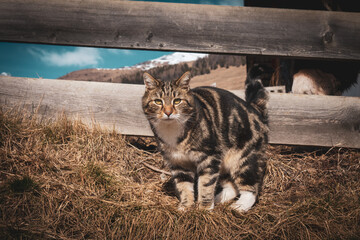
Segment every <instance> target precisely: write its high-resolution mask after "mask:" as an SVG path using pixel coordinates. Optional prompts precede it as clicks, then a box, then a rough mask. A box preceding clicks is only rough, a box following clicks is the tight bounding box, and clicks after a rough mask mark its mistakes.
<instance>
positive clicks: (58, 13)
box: [0, 0, 360, 60]
mask: <svg viewBox="0 0 360 240" xmlns="http://www.w3.org/2000/svg"><path fill="white" fill-rule="evenodd" d="M359 39H360V13H345V12H326V11H310V10H309V11H304V10H289V9H268V8H253V7H231V6H211V5H192V4H175V3H155V2H151V3H149V2H130V1H113V0H71V1H70V0H66V1H48V0H2V1H0V41H15V42H32V43H47V44H64V45H77V46H95V47H114V48H130V49H151V50H171V51H190V52H208V53H236V54H258V55H276V56H294V57H314V58H330V59H350V60H360V41H359Z"/></svg>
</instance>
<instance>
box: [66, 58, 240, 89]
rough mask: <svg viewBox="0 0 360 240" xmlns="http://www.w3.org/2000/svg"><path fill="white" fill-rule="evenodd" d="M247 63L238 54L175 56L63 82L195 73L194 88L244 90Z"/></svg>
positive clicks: (127, 80) (136, 81)
mask: <svg viewBox="0 0 360 240" xmlns="http://www.w3.org/2000/svg"><path fill="white" fill-rule="evenodd" d="M244 64H245V58H244V57H242V56H236V55H216V54H210V55H207V54H196V53H173V54H170V55H164V56H162V57H160V58H157V59H154V60H151V61H147V62H144V63H141V64H137V65H135V66H132V67H124V68H114V69H99V68H94V69H83V70H79V71H74V72H71V73H68V74H66V75H65V76H62V77H60V78H59V79H68V80H80V81H98V82H113V83H133V84H143V80H142V75H143V73H144V72H145V71H146V72H149V73H150V74H152V75H153V76H155V77H157V78H159V79H163V80H171V79H174V78H177V77H179V76H181V74H182V73H184V72H185V71H191V74H192V76H193V80H192V86H193V87H196V86H206V85H207V86H209V85H212V84H214V83H216V86H218V87H222V88H224V89H241V88H243V86H244V81H245V77H246V68H245V66H244Z"/></svg>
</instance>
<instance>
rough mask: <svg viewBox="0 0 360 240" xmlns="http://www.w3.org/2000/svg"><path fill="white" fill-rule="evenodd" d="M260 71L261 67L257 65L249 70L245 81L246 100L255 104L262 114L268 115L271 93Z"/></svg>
mask: <svg viewBox="0 0 360 240" xmlns="http://www.w3.org/2000/svg"><path fill="white" fill-rule="evenodd" d="M259 72H261V69H259V66H257V65H256V66H254V67H253V68H251V69H250V70H249V73H248V75H247V78H246V82H245V84H246V85H245V100H246V101H247V102H248V103H252V104H253V105H255V107H256V108H257V109H258V110H259V111H260V112H261V113H262V115H263V116H264V117H267V103H268V101H269V93H268V91H267V90H266V89H265V88H264V86H263V84H262V82H261V78H260V74H259Z"/></svg>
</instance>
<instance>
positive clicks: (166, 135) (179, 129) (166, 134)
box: [155, 120, 184, 148]
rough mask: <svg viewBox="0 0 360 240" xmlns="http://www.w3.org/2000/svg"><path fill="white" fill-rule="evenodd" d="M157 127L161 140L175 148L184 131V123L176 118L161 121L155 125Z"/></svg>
mask: <svg viewBox="0 0 360 240" xmlns="http://www.w3.org/2000/svg"><path fill="white" fill-rule="evenodd" d="M155 129H156V133H157V135H158V136H159V137H160V138H161V140H163V141H164V142H165V143H167V144H168V145H170V146H171V147H174V148H175V147H176V145H177V140H178V138H179V137H180V136H181V134H183V131H184V128H183V125H182V124H181V123H179V122H178V121H176V120H170V121H161V122H159V123H157V124H156V125H155Z"/></svg>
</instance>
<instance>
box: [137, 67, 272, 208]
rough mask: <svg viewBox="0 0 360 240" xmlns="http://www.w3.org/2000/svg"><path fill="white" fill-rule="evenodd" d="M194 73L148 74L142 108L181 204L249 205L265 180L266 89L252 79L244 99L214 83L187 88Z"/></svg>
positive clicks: (210, 206) (206, 205)
mask: <svg viewBox="0 0 360 240" xmlns="http://www.w3.org/2000/svg"><path fill="white" fill-rule="evenodd" d="M189 81H190V73H188V72H187V73H185V74H184V75H183V76H181V77H180V78H179V79H177V80H174V81H171V82H162V81H159V80H157V79H155V78H153V77H152V76H150V75H149V74H147V73H145V74H144V82H145V85H146V90H145V94H144V96H143V98H142V105H143V110H144V113H145V115H146V117H147V119H148V120H149V122H150V125H151V127H152V130H153V132H154V135H155V137H156V139H157V142H158V146H159V150H160V151H161V153H162V155H163V157H164V160H165V161H166V163H167V164H168V166H169V168H170V169H171V172H172V177H173V179H174V182H175V184H176V189H177V192H178V195H179V199H180V205H179V209H182V210H184V209H187V208H189V207H191V206H193V205H194V202H195V201H196V200H197V201H198V205H199V208H201V209H212V208H213V207H214V205H215V204H216V203H221V202H227V201H233V203H232V205H231V206H232V207H233V208H234V209H236V210H238V211H247V210H249V209H250V208H251V207H252V206H253V204H254V203H255V201H256V198H257V196H258V193H259V189H260V187H261V183H262V180H263V176H264V172H265V167H266V158H265V148H266V146H267V142H268V127H267V121H268V120H267V110H266V103H267V100H268V94H267V92H266V91H265V90H264V88H263V86H262V84H261V82H259V81H257V80H248V81H247V82H248V83H247V89H246V100H247V101H244V100H242V99H240V98H238V97H237V96H235V95H234V94H232V93H230V92H228V91H226V90H223V89H218V88H213V87H198V88H194V89H190V88H189Z"/></svg>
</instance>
